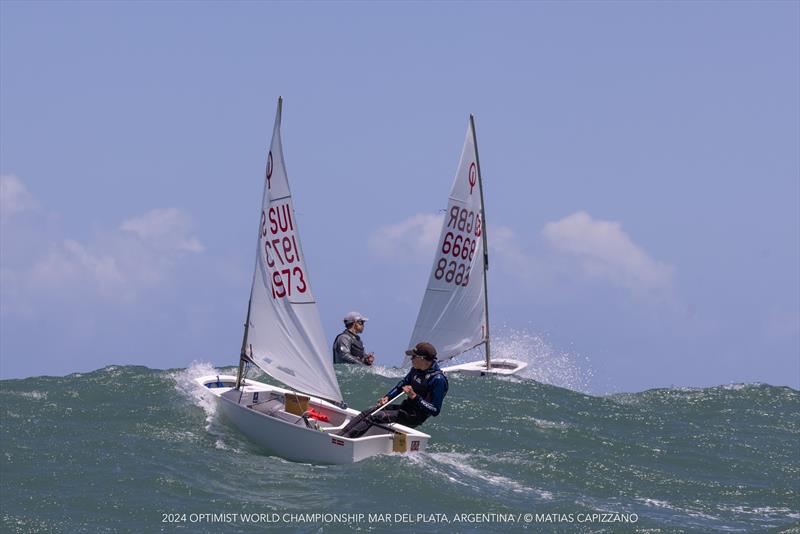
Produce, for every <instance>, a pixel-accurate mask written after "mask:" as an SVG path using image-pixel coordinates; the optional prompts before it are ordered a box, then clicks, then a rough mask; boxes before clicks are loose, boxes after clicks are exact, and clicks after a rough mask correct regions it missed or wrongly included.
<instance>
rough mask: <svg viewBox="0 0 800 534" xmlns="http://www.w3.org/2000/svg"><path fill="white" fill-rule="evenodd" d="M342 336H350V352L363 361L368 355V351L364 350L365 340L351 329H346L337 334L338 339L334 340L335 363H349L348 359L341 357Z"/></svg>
mask: <svg viewBox="0 0 800 534" xmlns="http://www.w3.org/2000/svg"><path fill="white" fill-rule="evenodd" d="M342 336H348V337H350V354H351V355H352V356H353V357H355V358H357V359H358V360H360V361H361V362H363V361H364V359H365V357H366V353H365V352H364V342H363V341H361V337H360V336H359V335H358V334H354V333H352V332H351V331H350V330H347V329H345V331H344V332H342V333H341V334H339V335H338V336H336V339H334V340H333V355H334V359H333V363H349V362H347V361H346V360H342V359H341V352H340V351H339V338H341V337H342Z"/></svg>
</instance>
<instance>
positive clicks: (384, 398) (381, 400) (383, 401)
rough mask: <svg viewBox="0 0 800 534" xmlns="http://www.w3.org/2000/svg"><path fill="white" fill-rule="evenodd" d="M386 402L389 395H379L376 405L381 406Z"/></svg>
mask: <svg viewBox="0 0 800 534" xmlns="http://www.w3.org/2000/svg"><path fill="white" fill-rule="evenodd" d="M387 402H389V397H381V398H380V399H378V406H383V405H384V404H386V403H387Z"/></svg>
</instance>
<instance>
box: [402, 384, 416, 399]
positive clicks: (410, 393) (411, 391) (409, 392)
mask: <svg viewBox="0 0 800 534" xmlns="http://www.w3.org/2000/svg"><path fill="white" fill-rule="evenodd" d="M403 391H405V392H406V395H408V398H409V399H413V398H415V397H416V396H417V394H416V393H415V392H414V388H412V387H411V386H403Z"/></svg>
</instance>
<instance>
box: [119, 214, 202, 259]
mask: <svg viewBox="0 0 800 534" xmlns="http://www.w3.org/2000/svg"><path fill="white" fill-rule="evenodd" d="M191 227H192V219H191V217H190V216H189V215H188V214H187V213H185V212H182V211H181V210H179V209H177V208H161V209H154V210H151V211H149V212H147V213H145V214H144V215H141V216H139V217H134V218H132V219H128V220H127V221H125V222H123V223H122V225H121V226H120V230H122V231H125V232H132V233H134V234H136V235H137V236H139V238H140V239H142V241H144V242H147V243H149V244H151V245H152V246H154V247H156V248H160V249H167V250H181V251H186V252H203V250H204V248H203V245H202V244H200V241H198V239H197V238H196V237H193V236H188V235H187V234H188V233H189V231H190V229H191Z"/></svg>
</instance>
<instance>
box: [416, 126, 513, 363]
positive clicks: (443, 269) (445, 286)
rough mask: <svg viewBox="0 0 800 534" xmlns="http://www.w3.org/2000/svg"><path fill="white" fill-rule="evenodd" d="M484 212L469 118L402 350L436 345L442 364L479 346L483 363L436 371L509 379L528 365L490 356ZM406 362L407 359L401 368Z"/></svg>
mask: <svg viewBox="0 0 800 534" xmlns="http://www.w3.org/2000/svg"><path fill="white" fill-rule="evenodd" d="M485 213H486V212H485V210H484V205H483V182H482V180H481V167H480V161H479V159H478V141H477V138H476V136H475V118H474V117H473V116H472V115H470V117H469V126H468V127H467V138H466V140H465V141H464V149H463V150H462V152H461V160H460V162H459V164H458V172H456V177H455V180H454V181H453V187H452V189H451V190H450V197H449V199H448V202H447V211H446V212H445V216H444V222H443V223H442V231H441V233H440V234H439V241H438V244H437V246H436V255H435V256H434V260H433V268H432V269H431V273H430V276H429V277H428V286H427V288H426V289H425V296H424V297H423V299H422V305H421V306H420V309H419V314H418V315H417V321H416V323H415V325H414V331H413V333H412V334H411V340H410V341H409V344H408V346H409V347H413V346H415V345H416V344H417V343H419V342H421V341H428V342H429V343H432V344H433V345H434V346H435V347H436V349H437V351H438V354H439V361H440V362H445V361H447V360H449V359H451V358H454V357H455V356H458V355H459V354H462V353H463V352H466V351H468V350H470V349H473V348H475V347H478V346H480V345H484V348H485V354H486V358H485V359H484V360H480V361H475V362H469V363H465V364H460V365H453V366H450V367H445V368H443V369H442V370H443V371H445V372H449V373H452V372H461V373H466V374H471V375H489V374H492V375H511V374H514V373H518V372H519V371H521V370H522V369H524V368H525V367H527V365H528V364H527V363H526V362H522V361H519V360H511V359H496V358H492V357H491V344H490V338H489V297H488V283H487V276H486V275H487V271H488V269H489V254H488V251H487V236H486V214H485ZM407 363H408V357H406V361H404V365H406V364H407Z"/></svg>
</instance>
